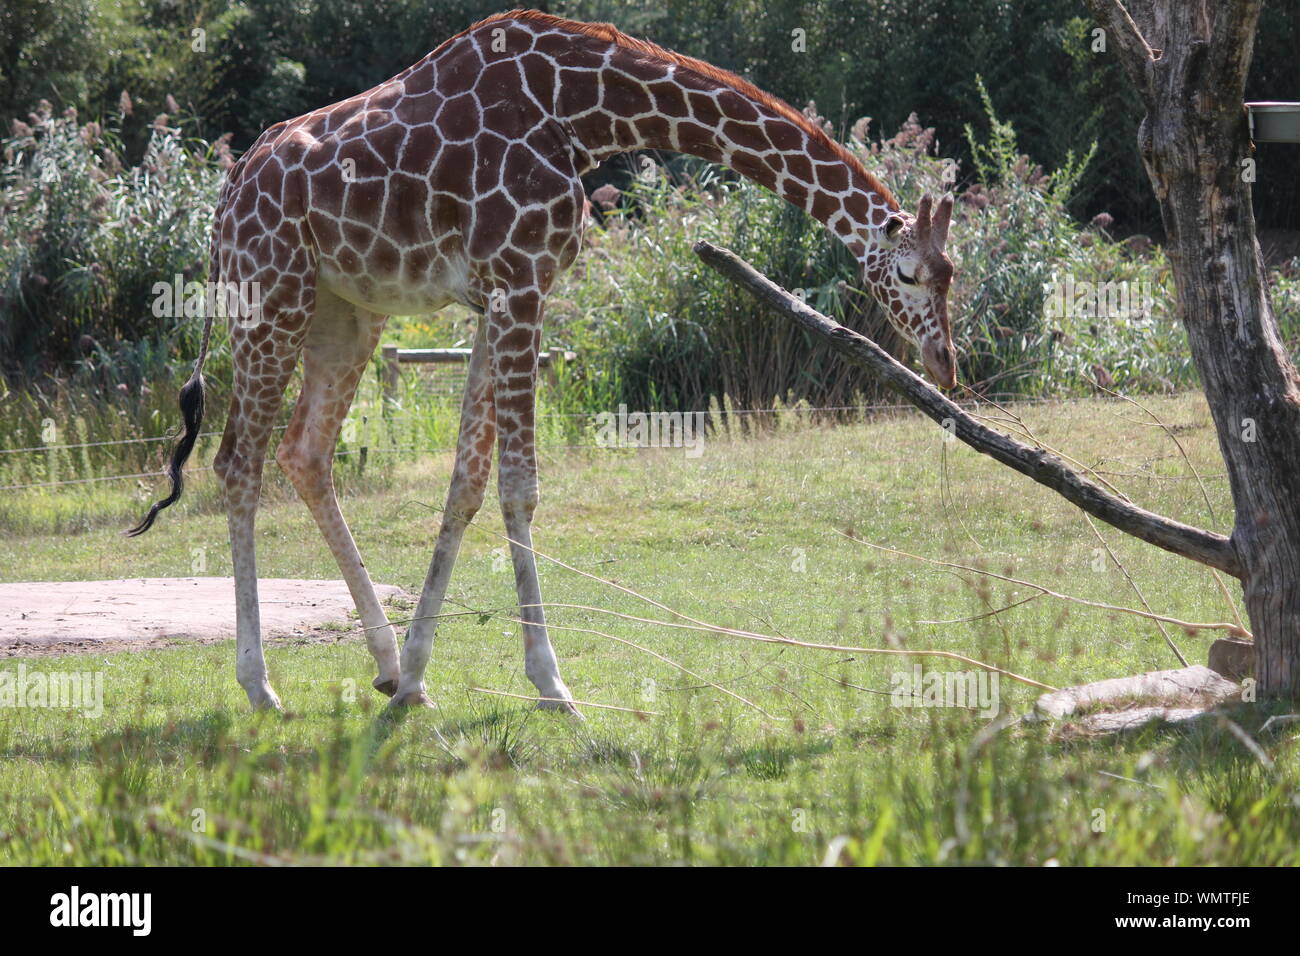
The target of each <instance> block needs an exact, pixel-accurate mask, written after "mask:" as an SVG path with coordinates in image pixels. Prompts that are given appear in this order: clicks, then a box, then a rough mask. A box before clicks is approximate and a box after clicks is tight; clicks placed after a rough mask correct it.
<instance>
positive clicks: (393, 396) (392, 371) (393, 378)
mask: <svg viewBox="0 0 1300 956" xmlns="http://www.w3.org/2000/svg"><path fill="white" fill-rule="evenodd" d="M381 355H382V357H383V363H384V369H383V374H382V375H380V378H379V381H380V392H381V397H382V399H383V401H382V405H383V411H384V417H385V418H387V417H388V413H389V409H390V407H391V406H392V405H393V404H394V403H396V401H397V387H398V384H399V383H400V382H401V371H400V368H399V367H398V358H397V346H396V345H385V346H384V347H383V351H382V352H381Z"/></svg>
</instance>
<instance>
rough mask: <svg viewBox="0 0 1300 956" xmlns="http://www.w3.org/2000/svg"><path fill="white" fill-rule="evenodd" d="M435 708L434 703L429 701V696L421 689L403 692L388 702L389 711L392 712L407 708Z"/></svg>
mask: <svg viewBox="0 0 1300 956" xmlns="http://www.w3.org/2000/svg"><path fill="white" fill-rule="evenodd" d="M433 706H434V704H433V701H432V700H430V699H429V695H428V694H426V693H425V692H424V691H423V690H422V689H419V688H417V689H415V690H406V691H402V692H401V693H400V694H398V693H394V694H393V699H392V700H390V701H389V702H388V710H389V711H390V712H396V711H400V710H403V709H405V708H407V707H433Z"/></svg>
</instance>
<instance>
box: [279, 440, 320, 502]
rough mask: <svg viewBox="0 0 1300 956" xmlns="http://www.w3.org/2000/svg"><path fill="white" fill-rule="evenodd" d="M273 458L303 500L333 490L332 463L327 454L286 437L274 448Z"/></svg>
mask: <svg viewBox="0 0 1300 956" xmlns="http://www.w3.org/2000/svg"><path fill="white" fill-rule="evenodd" d="M275 460H276V463H277V464H279V466H280V468H281V469H282V470H283V471H284V473H285V474H286V475H288V476H289V481H290V483H291V484H292V485H293V487H294V488H295V489H297V491H298V494H299V495H301V496H302V498H303V499H304V500H307V501H311V500H312V499H313V498H315V497H318V496H320V495H324V494H328V493H329V492H331V491H332V490H333V487H334V475H333V464H334V463H333V459H332V458H331V457H330V456H329V455H327V454H322V453H320V452H317V451H315V450H314V449H311V448H307V447H304V446H302V445H299V444H298V443H296V442H292V441H289V440H287V439H286V440H285V441H283V442H281V443H280V447H279V448H277V449H276V450H275Z"/></svg>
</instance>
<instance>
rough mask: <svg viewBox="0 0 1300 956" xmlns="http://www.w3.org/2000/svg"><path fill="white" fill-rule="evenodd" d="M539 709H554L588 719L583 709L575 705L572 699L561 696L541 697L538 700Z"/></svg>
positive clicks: (581, 718)
mask: <svg viewBox="0 0 1300 956" xmlns="http://www.w3.org/2000/svg"><path fill="white" fill-rule="evenodd" d="M537 709H538V710H553V711H556V712H557V713H561V714H568V715H569V716H570V717H577V718H578V719H579V720H586V719H587V718H586V717H583V716H582V711H580V710H578V708H577V707H576V706H575V705H574V703H573V701H572V700H564V699H560V698H559V697H541V698H539V699H538V701H537Z"/></svg>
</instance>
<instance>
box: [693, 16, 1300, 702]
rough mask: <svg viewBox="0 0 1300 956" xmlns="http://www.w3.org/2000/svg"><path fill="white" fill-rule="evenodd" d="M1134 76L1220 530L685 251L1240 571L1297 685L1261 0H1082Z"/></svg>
mask: <svg viewBox="0 0 1300 956" xmlns="http://www.w3.org/2000/svg"><path fill="white" fill-rule="evenodd" d="M1086 2H1087V4H1088V6H1089V7H1090V8H1091V10H1092V13H1093V16H1094V17H1095V18H1096V20H1097V22H1098V23H1099V24H1100V26H1101V27H1102V29H1103V30H1104V31H1105V33H1106V37H1107V41H1108V45H1109V47H1110V48H1111V49H1113V50H1114V51H1115V53H1116V55H1118V56H1119V57H1120V59H1121V61H1122V62H1123V64H1124V68H1125V70H1126V71H1127V73H1128V75H1129V76H1130V78H1131V79H1132V81H1133V83H1134V84H1135V85H1136V86H1137V89H1138V92H1139V94H1140V97H1141V100H1142V103H1143V106H1144V107H1145V109H1146V117H1145V118H1144V119H1143V121H1142V124H1141V127H1140V129H1139V132H1138V149H1139V150H1140V151H1141V154H1142V159H1143V162H1144V164H1145V166H1146V169H1147V174H1148V175H1149V176H1150V178H1151V184H1152V187H1153V189H1154V190H1155V194H1156V198H1157V199H1158V200H1159V203H1160V210H1161V216H1162V218H1163V220H1164V226H1165V233H1166V243H1167V246H1166V251H1167V253H1168V255H1169V260H1170V263H1171V264H1172V266H1173V272H1174V281H1175V288H1176V292H1177V297H1178V306H1179V310H1180V312H1181V314H1182V319H1183V322H1184V324H1185V325H1186V327H1187V334H1188V340H1189V343H1190V346H1191V350H1192V356H1193V359H1194V361H1195V362H1196V366H1197V368H1198V370H1199V371H1200V375H1201V381H1202V384H1203V387H1204V389H1205V395H1206V398H1207V400H1208V402H1209V405H1210V409H1211V411H1212V414H1213V416H1214V423H1215V428H1216V430H1217V432H1218V437H1219V447H1220V449H1221V450H1222V453H1223V458H1224V461H1225V463H1226V465H1227V471H1228V476H1229V481H1230V488H1231V491H1232V499H1233V506H1234V511H1235V524H1234V528H1233V531H1232V535H1231V536H1230V537H1227V538H1225V537H1223V536H1222V535H1218V534H1214V533H1213V532H1209V531H1203V530H1201V529H1198V528H1192V527H1189V526H1187V525H1184V524H1182V523H1180V522H1177V521H1173V520H1172V519H1169V518H1165V517H1161V516H1159V515H1155V514H1152V513H1150V512H1148V511H1145V510H1143V509H1141V508H1139V507H1137V506H1136V505H1134V504H1133V503H1131V502H1129V501H1126V500H1124V499H1122V498H1120V497H1117V496H1115V495H1112V494H1111V493H1109V492H1107V491H1106V490H1105V489H1103V488H1101V487H1099V486H1098V485H1096V484H1094V483H1093V482H1091V481H1089V480H1088V479H1087V478H1085V477H1083V476H1082V475H1079V474H1078V473H1077V472H1074V471H1072V470H1071V469H1070V468H1068V467H1066V466H1065V465H1064V464H1063V463H1061V462H1060V461H1059V460H1057V459H1056V458H1054V457H1053V456H1051V455H1048V454H1047V453H1045V452H1043V451H1041V450H1039V449H1035V448H1030V447H1029V446H1026V445H1023V444H1021V443H1019V442H1016V441H1014V440H1012V439H1009V438H1007V437H1006V436H1005V435H1001V434H998V433H997V432H995V431H993V430H992V429H989V428H987V427H985V426H983V425H981V424H980V423H979V422H977V421H976V420H975V419H973V418H971V417H970V416H969V415H967V414H966V413H965V412H963V411H962V410H961V409H960V408H959V407H958V406H957V405H955V404H954V403H952V402H950V401H949V400H948V399H947V398H945V397H944V396H942V395H940V394H939V393H938V392H936V391H935V390H934V389H933V388H931V387H930V386H929V385H927V384H926V383H925V382H923V381H921V379H920V378H919V377H917V376H916V375H914V374H912V373H911V372H910V371H908V370H907V369H905V368H903V367H902V366H901V365H899V364H898V363H897V362H895V361H894V360H893V359H892V358H890V357H889V356H888V355H887V354H886V353H885V352H884V351H883V350H881V349H880V348H879V347H878V346H876V345H875V344H874V343H872V342H870V341H869V340H867V339H865V338H863V337H862V336H860V335H858V334H857V333H854V332H852V331H851V330H848V329H845V328H843V327H841V326H839V325H837V324H835V323H833V322H831V321H830V320H829V319H826V318H825V317H824V316H821V315H819V314H818V313H816V312H814V311H813V310H812V309H810V308H809V307H808V306H807V305H805V304H803V303H802V302H800V301H799V300H798V299H795V298H793V297H791V296H790V295H789V294H788V293H785V292H784V291H783V290H781V289H779V288H777V287H776V286H775V285H773V284H772V283H771V282H769V281H768V280H766V279H765V278H763V277H762V276H760V275H758V274H757V273H756V272H754V270H753V269H752V268H751V267H749V266H748V265H747V264H745V263H744V262H743V261H742V260H740V259H738V258H736V257H735V256H734V255H732V254H731V253H728V252H726V251H725V250H720V249H717V248H716V247H713V246H711V245H709V244H708V243H699V244H697V246H696V252H697V253H698V254H699V255H700V256H701V258H702V259H704V261H705V262H706V263H707V264H709V265H710V266H712V267H713V268H715V269H717V270H718V271H720V272H722V273H723V274H724V275H726V276H728V277H729V278H731V279H733V280H735V281H737V282H738V283H740V284H741V285H743V286H744V287H745V288H747V289H748V290H749V291H751V292H752V293H754V294H755V295H756V296H758V297H759V298H760V299H761V300H763V301H764V302H766V303H767V304H769V305H771V306H772V307H773V308H775V309H777V310H778V311H780V312H782V313H783V314H784V315H786V316H787V317H788V318H791V319H793V320H794V321H797V322H799V323H800V324H802V325H804V326H805V327H807V328H809V329H812V330H813V331H816V332H818V333H819V334H821V335H823V336H826V337H827V339H828V340H829V342H830V344H831V345H832V346H834V347H836V348H837V349H839V350H840V351H842V352H844V353H846V354H847V355H849V356H850V357H852V358H854V359H855V360H857V361H858V362H860V363H862V364H864V365H866V366H868V367H869V368H871V369H872V370H873V371H875V372H876V373H877V374H878V375H879V376H881V378H882V379H884V381H885V382H886V383H887V384H889V385H890V386H891V387H893V388H895V389H896V390H897V391H899V392H900V393H901V394H902V395H903V396H904V397H906V398H907V399H909V400H910V401H912V402H913V403H914V404H915V405H917V407H918V408H920V409H921V410H922V411H923V412H925V413H926V414H927V415H929V416H930V417H931V418H933V419H935V420H936V421H939V422H940V423H942V424H944V425H945V426H947V427H949V428H951V429H952V431H953V433H954V434H955V436H956V437H957V438H959V439H961V440H962V441H964V442H966V443H967V444H968V445H970V446H971V447H973V448H975V449H976V450H978V451H981V452H983V453H984V454H987V455H990V456H991V457H993V458H995V459H997V460H998V461H1000V462H1002V463H1003V464H1006V465H1008V466H1010V467H1012V468H1014V469H1016V470H1017V471H1019V472H1021V473H1022V474H1025V475H1027V476H1029V477H1030V478H1033V479H1034V480H1035V481H1038V482H1040V483H1041V484H1044V485H1047V486H1048V487H1050V488H1052V489H1054V490H1055V491H1057V492H1058V493H1060V494H1061V495H1063V496H1064V497H1065V498H1067V499H1068V500H1070V501H1071V502H1073V503H1074V504H1076V505H1078V506H1079V507H1080V508H1082V509H1083V510H1085V511H1087V512H1089V513H1090V514H1093V515H1095V516H1097V517H1099V518H1101V519H1102V520H1104V521H1107V522H1109V523H1110V524H1112V525H1114V526H1115V527H1117V528H1119V529H1120V530H1122V531H1125V532H1128V533H1129V534H1132V535H1134V536H1136V537H1138V538H1141V539H1142V540H1144V541H1147V542H1150V543H1151V544H1155V545H1157V546H1159V547H1162V548H1165V549H1166V550H1168V551H1172V552H1174V553H1175V554H1180V555H1182V556H1184V557H1186V558H1189V559H1191V560H1194V561H1198V562H1201V563H1202V564H1206V565H1209V566H1210V567H1214V568H1218V569H1220V570H1222V571H1225V572H1227V573H1228V574H1231V575H1233V576H1235V577H1237V578H1238V579H1240V581H1241V584H1242V590H1243V594H1244V599H1245V605H1246V611H1247V613H1248V614H1249V616H1250V624H1251V630H1252V631H1253V633H1254V636H1255V644H1256V651H1255V669H1256V679H1257V681H1258V687H1259V691H1260V694H1261V695H1262V696H1266V697H1300V378H1298V377H1297V375H1296V369H1295V366H1294V365H1292V363H1291V360H1290V358H1289V357H1288V355H1287V353H1286V349H1285V348H1284V346H1283V344H1282V338H1281V335H1280V334H1279V332H1278V326H1277V319H1276V317H1275V316H1274V314H1273V309H1272V306H1271V304H1270V302H1269V298H1268V287H1267V278H1266V275H1265V271H1264V266H1263V261H1262V257H1261V255H1260V249H1259V243H1258V242H1257V241H1256V238H1255V219H1254V214H1253V211H1252V209H1251V193H1250V181H1251V179H1252V178H1253V177H1250V176H1247V175H1245V172H1246V170H1247V169H1248V167H1249V162H1248V161H1249V160H1250V148H1251V144H1250V139H1249V134H1248V124H1247V119H1246V113H1245V109H1244V107H1243V105H1242V101H1243V97H1244V94H1245V85H1246V72H1247V70H1248V68H1249V66H1250V57H1251V49H1252V47H1253V45H1254V38H1255V28H1256V25H1257V23H1258V21H1259V14H1260V10H1261V9H1262V6H1263V3H1262V0H1130V2H1129V5H1128V7H1127V8H1126V7H1125V5H1124V4H1123V3H1122V2H1120V0H1086Z"/></svg>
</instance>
